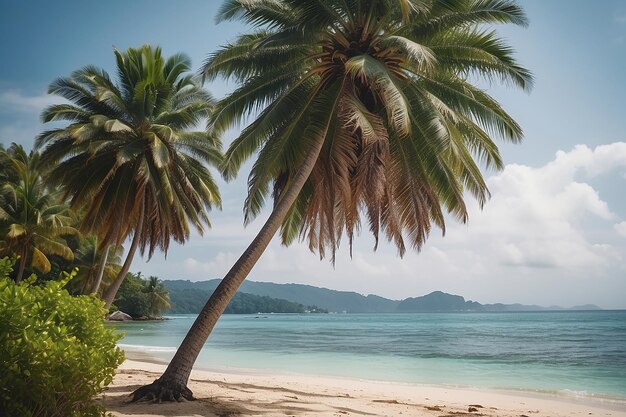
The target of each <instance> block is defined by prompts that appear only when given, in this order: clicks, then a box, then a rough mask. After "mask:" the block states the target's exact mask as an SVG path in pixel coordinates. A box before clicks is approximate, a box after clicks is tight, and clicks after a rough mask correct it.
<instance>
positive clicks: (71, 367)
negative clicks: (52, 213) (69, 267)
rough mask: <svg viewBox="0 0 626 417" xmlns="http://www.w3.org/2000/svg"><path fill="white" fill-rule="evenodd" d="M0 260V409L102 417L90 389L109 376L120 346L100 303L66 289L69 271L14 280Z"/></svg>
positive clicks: (19, 416) (21, 416)
mask: <svg viewBox="0 0 626 417" xmlns="http://www.w3.org/2000/svg"><path fill="white" fill-rule="evenodd" d="M11 265H12V261H11V260H9V259H7V258H4V259H2V260H0V358H1V360H0V410H1V411H2V415H6V416H15V417H26V416H29V417H30V416H37V417H79V416H80V417H82V416H101V415H104V409H103V408H102V407H101V405H99V404H98V403H97V402H95V401H94V396H95V395H96V394H98V393H100V392H102V390H103V389H104V387H105V386H106V385H108V384H109V383H111V381H112V379H113V375H114V372H115V369H116V368H117V366H119V365H120V364H121V363H122V361H123V359H124V355H123V352H122V351H121V350H120V349H119V348H118V347H117V346H116V341H117V340H119V339H120V337H121V336H119V335H116V334H115V333H114V331H113V329H111V328H107V327H105V325H104V321H103V317H104V314H105V312H106V311H105V309H104V308H103V303H102V302H101V301H100V300H98V299H97V298H95V297H93V296H78V297H74V296H71V295H70V294H69V293H68V292H67V291H66V290H65V289H64V286H65V285H66V284H67V282H68V281H69V280H70V279H71V278H72V274H65V277H64V278H63V279H62V280H59V281H49V282H46V283H45V284H43V285H35V284H34V283H35V277H34V276H31V277H30V278H28V279H26V280H24V281H22V282H21V283H15V282H13V281H12V280H11V279H9V278H8V275H9V273H10V270H11Z"/></svg>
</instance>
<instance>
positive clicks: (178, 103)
mask: <svg viewBox="0 0 626 417" xmlns="http://www.w3.org/2000/svg"><path fill="white" fill-rule="evenodd" d="M114 54H115V59H116V64H117V65H116V69H117V81H115V80H114V79H113V78H111V77H110V76H109V74H108V73H107V72H106V71H104V70H102V69H100V68H97V67H94V66H86V67H84V68H81V69H79V70H77V71H74V72H73V73H72V74H71V75H70V76H69V77H63V78H59V79H57V80H55V81H54V82H52V83H51V84H50V87H49V89H48V92H49V93H50V94H54V95H56V96H59V97H61V98H64V99H65V100H67V101H68V102H69V103H66V104H56V105H52V106H50V107H48V108H47V109H46V110H45V111H44V112H43V114H42V118H43V120H44V122H66V123H67V124H66V125H64V126H62V127H58V128H54V129H51V130H49V131H46V132H44V133H42V134H41V135H40V136H39V137H38V138H37V140H36V142H35V147H36V148H38V149H42V161H44V162H45V163H46V164H47V165H48V166H50V167H52V168H51V170H50V172H49V174H48V180H49V182H50V183H51V184H57V185H59V186H61V187H62V188H63V190H64V194H65V196H67V197H68V198H69V201H70V205H71V207H72V208H73V209H80V210H82V220H81V231H83V232H89V233H95V234H96V235H97V236H98V238H99V245H100V247H105V246H106V245H109V244H114V245H119V244H121V243H123V242H124V241H125V240H126V239H127V238H128V237H131V236H132V242H131V244H130V246H129V248H128V253H127V257H126V261H125V262H124V264H123V265H122V268H121V270H120V271H119V273H118V276H117V278H116V279H115V281H114V282H113V283H112V284H111V285H109V287H108V289H107V291H106V293H105V294H104V299H105V301H106V303H107V305H110V304H111V303H112V302H113V299H114V297H115V294H116V293H117V290H118V288H119V286H120V284H121V281H122V280H123V279H124V277H125V276H126V273H127V272H128V270H129V267H130V264H131V262H132V259H133V256H134V254H135V251H136V250H137V249H139V250H140V251H141V253H142V254H143V253H144V252H147V254H148V257H150V256H151V255H152V254H153V252H154V251H155V250H156V249H157V248H158V249H160V250H162V251H164V252H167V250H168V247H169V244H170V240H171V239H173V240H174V241H176V242H180V243H183V242H185V241H186V240H187V239H188V238H189V235H190V231H191V229H194V230H195V231H196V232H198V233H199V234H202V233H203V231H204V225H209V226H210V222H209V217H208V210H209V209H211V208H212V207H213V206H215V205H218V206H219V205H220V203H221V199H220V194H219V191H218V187H217V184H216V183H215V181H214V179H213V177H212V175H211V173H210V171H209V168H208V167H209V166H215V165H217V164H219V163H220V162H221V161H222V155H221V141H220V137H219V135H216V134H214V131H212V130H206V129H203V130H196V129H197V127H198V125H199V124H201V123H202V122H203V120H205V119H206V118H207V117H208V116H209V115H210V112H211V109H212V108H213V99H212V97H211V96H210V94H209V93H208V92H207V91H205V90H204V89H203V88H202V87H201V86H200V84H199V82H198V81H197V79H196V77H194V76H193V75H192V74H191V73H190V69H191V62H190V60H189V58H188V57H187V56H186V55H184V54H175V55H172V56H171V57H169V58H166V57H164V56H163V54H162V53H161V49H160V48H158V47H151V46H149V45H144V46H142V47H140V48H129V49H128V50H126V51H118V50H115V51H114Z"/></svg>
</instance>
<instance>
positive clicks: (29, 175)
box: [0, 144, 77, 273]
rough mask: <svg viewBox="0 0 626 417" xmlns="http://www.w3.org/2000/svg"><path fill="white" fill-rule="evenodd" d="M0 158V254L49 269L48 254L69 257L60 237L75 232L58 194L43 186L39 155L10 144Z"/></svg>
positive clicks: (72, 256)
mask: <svg viewBox="0 0 626 417" xmlns="http://www.w3.org/2000/svg"><path fill="white" fill-rule="evenodd" d="M0 160H2V161H3V162H4V163H3V165H2V172H3V174H2V176H1V177H2V178H3V180H2V181H0V257H3V256H13V255H19V256H21V257H23V258H24V259H22V261H21V262H26V260H27V259H29V260H30V265H31V267H32V268H35V269H37V270H38V271H40V272H42V273H48V272H49V271H50V268H51V264H50V260H49V259H48V256H50V255H57V256H60V257H62V258H64V259H66V260H72V259H73V258H74V254H73V253H72V250H71V249H70V248H69V247H68V245H67V242H66V241H65V240H64V239H63V236H69V235H74V234H76V233H77V231H76V229H74V228H73V227H71V216H70V214H69V210H68V207H67V206H66V205H65V204H63V202H62V200H61V199H60V198H59V197H60V196H59V193H56V192H52V191H50V190H47V189H46V188H45V186H44V183H43V179H42V166H41V160H40V157H39V154H38V153H37V152H30V153H26V151H25V150H24V148H23V147H22V146H20V145H17V144H12V145H11V146H10V147H9V148H8V149H6V150H5V149H1V150H0Z"/></svg>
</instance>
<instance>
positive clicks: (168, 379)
mask: <svg viewBox="0 0 626 417" xmlns="http://www.w3.org/2000/svg"><path fill="white" fill-rule="evenodd" d="M323 143H324V138H323V137H322V138H319V140H318V141H317V142H316V143H314V144H313V145H312V147H311V149H310V151H309V152H308V154H307V156H306V158H305V160H304V162H303V163H302V165H301V166H300V169H299V170H298V172H297V173H296V175H295V176H294V178H293V181H292V183H291V184H290V186H289V187H288V189H287V191H286V192H285V194H284V195H283V197H282V198H281V199H280V200H279V201H278V203H277V204H276V205H275V207H274V209H273V210H272V213H271V214H270V216H269V218H268V219H267V221H266V222H265V224H264V225H263V227H262V228H261V230H260V231H259V233H258V235H257V236H256V237H255V238H254V240H253V241H252V243H251V244H250V246H248V248H247V249H246V250H245V252H244V253H243V254H242V255H241V257H240V258H239V259H238V260H237V262H236V263H235V265H233V267H232V268H231V269H230V271H228V273H227V274H226V276H225V277H224V279H222V281H221V282H220V284H219V285H218V286H217V288H216V289H215V291H214V292H213V294H212V295H211V297H210V298H209V300H208V301H207V303H206V305H205V306H204V308H203V309H202V311H201V312H200V314H199V315H198V318H197V319H196V320H195V322H194V323H193V325H192V326H191V329H190V330H189V332H188V333H187V336H185V339H184V340H183V342H182V343H181V345H180V347H179V348H178V350H177V351H176V354H175V355H174V357H173V358H172V361H171V362H170V364H169V365H168V367H167V369H166V370H165V372H164V373H163V375H162V376H161V378H159V379H158V380H156V381H155V382H154V383H153V384H151V385H147V386H145V387H141V388H139V389H138V390H137V391H135V392H134V393H133V394H134V397H133V401H137V400H139V399H141V398H142V397H144V396H149V395H150V394H151V393H152V395H156V396H158V397H159V399H164V400H174V399H177V400H178V399H180V397H181V396H182V397H184V398H187V399H192V398H193V394H192V392H191V391H190V390H189V388H187V381H188V380H189V375H190V374H191V369H192V368H193V364H194V363H195V361H196V359H197V357H198V354H199V353H200V350H201V349H202V346H204V343H205V342H206V340H207V338H208V337H209V335H210V334H211V331H212V330H213V328H214V327H215V324H216V323H217V321H218V319H219V318H220V316H221V315H222V313H223V312H224V310H225V309H226V307H227V306H228V303H229V302H230V300H231V299H232V298H233V296H234V295H235V293H236V292H237V290H238V289H239V286H240V285H241V284H242V283H243V281H244V280H245V279H246V277H247V276H248V274H249V273H250V271H251V270H252V267H254V265H255V264H256V263H257V261H258V260H259V258H260V257H261V255H262V254H263V252H264V251H265V248H267V246H268V245H269V243H270V241H271V240H272V238H273V237H274V235H275V234H276V232H277V231H278V229H279V227H280V225H281V224H282V222H283V220H284V219H285V217H286V216H287V213H288V212H289V209H290V208H291V206H292V205H293V203H294V202H295V201H296V199H297V197H298V194H299V193H300V191H301V190H302V187H303V186H304V184H305V183H306V181H307V179H308V178H309V175H310V174H311V171H312V170H313V167H314V166H315V163H316V161H317V158H318V156H319V153H320V151H321V149H322V145H323ZM154 390H156V391H157V393H154Z"/></svg>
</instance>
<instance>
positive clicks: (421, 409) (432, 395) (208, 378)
mask: <svg viewBox="0 0 626 417" xmlns="http://www.w3.org/2000/svg"><path fill="white" fill-rule="evenodd" d="M164 369H165V367H164V366H163V365H158V364H153V363H147V362H136V361H129V360H127V361H126V362H124V364H123V365H122V366H121V367H120V369H119V370H118V373H117V376H116V377H115V380H114V382H113V384H111V385H110V386H109V387H108V388H107V390H106V391H105V394H104V404H105V406H106V408H107V410H109V411H111V412H112V413H113V415H114V416H122V417H153V416H176V417H185V416H193V417H196V416H216V417H226V416H240V415H241V416H267V417H269V416H283V417H284V416H320V417H331V416H333V417H338V416H402V417H406V416H415V417H421V416H423V417H426V416H428V417H435V416H436V417H463V416H498V417H520V416H527V417H548V416H550V417H575V416H612V417H620V416H621V417H626V407H625V406H622V405H616V404H614V403H608V402H607V403H601V402H596V401H594V402H592V403H587V404H586V403H584V402H582V401H579V400H576V399H574V398H571V399H569V398H560V397H554V398H552V397H547V396H546V397H540V396H537V397H532V396H524V395H522V394H509V393H505V392H497V391H496V392H493V391H485V390H470V389H455V388H445V387H432V386H423V385H411V384H398V383H384V382H372V381H361V380H349V379H339V378H328V377H316V376H307V375H282V374H272V373H257V372H255V373H218V372H208V371H194V372H193V373H192V375H191V381H190V383H189V388H190V389H191V390H192V391H193V393H194V396H195V397H196V398H197V399H198V400H197V401H185V402H182V403H163V404H154V403H151V402H140V403H134V404H130V403H129V399H130V397H129V394H130V393H131V392H132V391H133V390H135V389H136V388H138V387H139V386H141V385H145V384H147V383H150V382H152V381H153V380H154V379H156V378H158V377H159V376H160V375H161V373H162V372H163V370H164ZM470 408H472V409H475V411H472V412H470V411H469V410H470Z"/></svg>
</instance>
